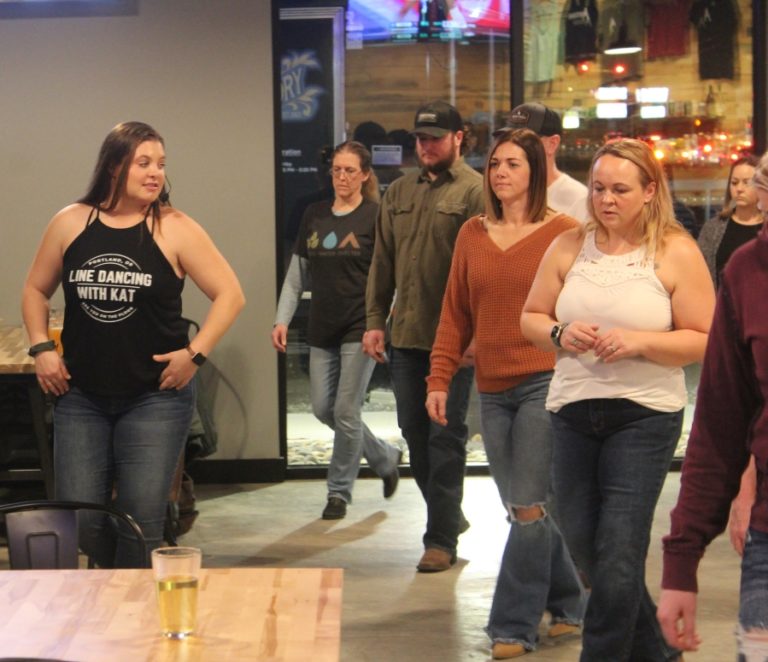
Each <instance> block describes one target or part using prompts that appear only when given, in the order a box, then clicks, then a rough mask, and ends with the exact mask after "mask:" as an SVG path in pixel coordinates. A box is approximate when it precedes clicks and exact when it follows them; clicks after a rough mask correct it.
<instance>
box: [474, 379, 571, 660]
mask: <svg viewBox="0 0 768 662" xmlns="http://www.w3.org/2000/svg"><path fill="white" fill-rule="evenodd" d="M551 377H552V372H542V373H537V374H535V375H531V376H530V377H528V378H527V379H526V380H525V381H524V382H522V383H520V384H518V385H517V386H515V387H514V388H511V389H508V390H507V391H504V392H502V393H480V413H481V419H482V427H483V443H484V444H485V452H486V454H487V456H488V465H489V467H490V470H491V474H492V475H493V479H494V480H495V481H496V486H497V487H498V488H499V495H500V496H501V501H502V503H503V504H504V507H505V508H506V509H507V510H508V512H509V517H510V529H509V536H508V538H507V544H506V547H505V548H504V554H503V556H502V559H501V569H500V570H499V578H498V580H497V581H496V591H495V593H494V594H493V605H492V606H491V614H490V617H489V620H488V627H487V628H486V632H487V633H488V635H489V636H490V637H491V639H492V640H493V641H494V642H497V641H501V642H504V643H519V644H522V645H523V646H524V647H525V648H526V649H527V650H533V649H534V648H535V647H536V641H537V639H538V634H537V633H538V629H539V623H540V622H541V617H542V615H543V614H544V611H545V610H548V611H549V612H550V614H551V615H552V620H553V622H565V623H570V624H580V623H581V619H582V617H583V616H584V607H585V603H586V595H585V592H584V589H583V587H582V585H581V581H580V580H579V578H578V574H577V572H576V568H575V567H574V565H573V561H572V560H571V556H570V554H569V553H568V549H567V548H566V546H565V543H564V542H563V537H562V534H561V533H560V530H559V529H558V528H557V525H556V524H555V522H554V520H553V519H552V517H551V514H550V513H548V512H547V509H546V506H547V503H548V501H549V498H550V496H551V491H550V486H551V475H552V428H551V425H550V420H549V414H548V413H547V410H546V409H545V408H544V401H545V400H546V397H547V391H548V389H549V382H550V379H551ZM531 506H541V507H542V510H543V512H544V515H543V517H541V518H539V519H536V520H532V521H527V522H520V521H518V520H517V518H516V515H515V508H518V507H522V508H525V507H531Z"/></svg>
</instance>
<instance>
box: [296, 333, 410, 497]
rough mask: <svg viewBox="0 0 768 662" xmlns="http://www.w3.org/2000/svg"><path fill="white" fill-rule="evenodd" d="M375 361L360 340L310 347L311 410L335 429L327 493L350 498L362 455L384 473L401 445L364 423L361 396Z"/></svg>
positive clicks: (391, 468) (394, 462) (392, 465)
mask: <svg viewBox="0 0 768 662" xmlns="http://www.w3.org/2000/svg"><path fill="white" fill-rule="evenodd" d="M374 366H375V363H374V361H373V359H372V358H370V357H368V356H367V355H366V354H364V353H363V349H362V344H361V343H359V342H350V343H343V344H342V345H341V346H340V347H328V348H321V347H310V348H309V383H310V391H311V397H312V411H313V412H314V414H315V416H316V417H317V418H318V420H319V421H320V422H321V423H325V425H327V426H328V427H329V428H331V429H332V430H333V432H334V434H333V454H332V455H331V463H330V466H329V467H328V496H336V497H339V498H341V499H343V500H344V501H345V502H346V503H352V487H353V486H354V484H355V478H357V473H358V471H359V469H360V458H361V456H365V459H366V460H367V461H368V465H369V466H370V467H371V469H372V470H373V471H374V472H375V473H376V475H377V476H382V477H383V476H386V475H388V474H390V473H392V472H393V471H394V470H395V469H396V468H397V461H398V459H399V457H400V451H399V449H397V448H396V447H395V446H392V445H391V444H387V443H385V442H384V441H382V440H381V439H379V438H378V437H376V436H375V435H374V434H373V432H371V431H370V430H369V429H368V426H367V425H366V424H365V423H363V418H362V409H363V400H364V399H365V391H366V388H367V387H368V382H369V381H370V379H371V374H372V373H373V368H374Z"/></svg>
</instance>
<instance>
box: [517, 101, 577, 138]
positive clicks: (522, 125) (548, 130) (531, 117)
mask: <svg viewBox="0 0 768 662" xmlns="http://www.w3.org/2000/svg"><path fill="white" fill-rule="evenodd" d="M507 126H508V127H510V128H512V129H530V130H531V131H534V132H536V133H538V134H539V135H540V136H561V135H562V134H563V123H562V122H561V121H560V115H558V114H557V113H556V112H555V111H554V110H552V109H551V108H547V107H546V106H545V105H543V104H540V103H521V104H520V105H519V106H517V107H515V108H514V109H513V110H512V112H511V113H510V114H509V117H507Z"/></svg>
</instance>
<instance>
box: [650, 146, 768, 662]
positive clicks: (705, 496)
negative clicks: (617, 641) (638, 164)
mask: <svg viewBox="0 0 768 662" xmlns="http://www.w3.org/2000/svg"><path fill="white" fill-rule="evenodd" d="M754 184H755V187H756V188H757V194H758V199H759V201H760V209H761V210H762V212H763V214H764V215H766V212H768V154H765V155H764V156H763V157H762V159H761V160H760V163H759V164H758V166H757V169H756V171H755V175H754ZM766 288H768V232H766V230H765V228H763V230H761V232H760V234H759V235H758V236H757V238H756V239H755V240H754V241H751V242H749V243H747V244H745V245H744V246H742V247H741V248H739V249H738V250H736V251H735V252H734V253H733V255H732V256H731V259H730V260H729V262H728V264H727V265H726V267H725V270H724V271H723V276H722V281H721V285H720V289H719V291H718V300H717V306H716V308H715V317H714V321H713V323H712V328H711V331H710V336H709V342H708V344H707V351H706V355H705V357H704V367H703V369H702V374H701V381H700V382H699V391H698V399H697V406H696V413H695V416H694V422H693V428H692V430H691V436H690V439H689V441H688V450H687V452H686V457H685V461H684V463H683V471H682V476H681V485H680V495H679V497H678V501H677V505H676V506H675V508H674V510H673V511H672V515H671V519H672V527H671V530H670V533H669V535H668V536H666V537H665V538H664V573H663V577H662V588H663V591H662V593H661V598H660V600H659V606H658V612H657V613H658V618H659V623H660V625H661V628H662V632H663V633H664V636H665V638H666V639H667V641H668V642H669V643H670V644H671V645H673V646H675V647H677V648H679V649H681V650H696V649H697V648H698V645H699V643H700V638H699V635H698V633H697V632H696V593H697V590H698V586H697V582H696V571H697V568H698V564H699V561H700V560H701V557H702V556H703V554H704V550H705V548H706V546H707V545H708V544H709V542H710V541H711V540H712V539H713V538H714V537H715V536H717V535H718V534H719V533H721V532H722V531H723V530H724V529H725V525H726V522H727V521H728V513H729V509H730V505H731V500H732V499H733V497H734V496H735V495H736V493H737V492H738V490H739V484H740V480H741V476H742V472H743V471H744V469H745V467H746V466H747V464H748V463H749V460H750V456H754V458H755V467H756V495H755V503H754V505H753V507H752V512H751V516H750V525H749V530H748V532H747V537H746V542H745V545H744V554H743V557H742V565H741V595H740V601H739V603H740V607H739V628H738V634H737V637H738V641H739V653H740V657H739V660H742V661H744V662H746V661H747V660H765V659H768V626H767V624H768V482H766V481H765V480H764V476H765V473H766V470H768V406H767V405H766V402H768V310H767V309H766V307H765V291H766Z"/></svg>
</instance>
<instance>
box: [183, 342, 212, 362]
mask: <svg viewBox="0 0 768 662" xmlns="http://www.w3.org/2000/svg"><path fill="white" fill-rule="evenodd" d="M187 351H188V352H189V355H190V356H191V357H192V363H194V364H195V365H196V366H198V367H199V366H201V365H203V363H205V362H206V361H207V360H208V357H207V356H206V355H205V354H203V353H202V352H196V351H195V350H194V349H192V347H190V346H189V345H187Z"/></svg>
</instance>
